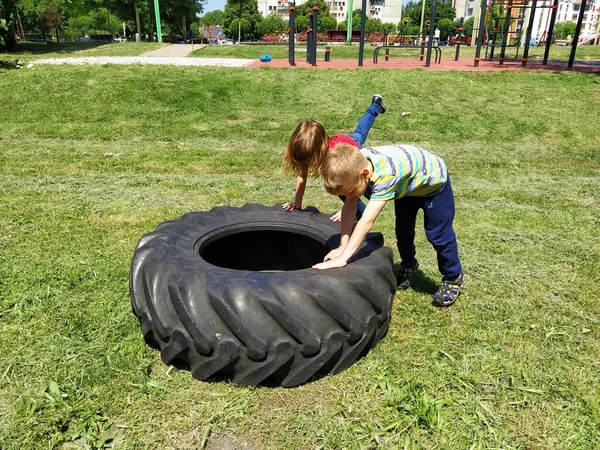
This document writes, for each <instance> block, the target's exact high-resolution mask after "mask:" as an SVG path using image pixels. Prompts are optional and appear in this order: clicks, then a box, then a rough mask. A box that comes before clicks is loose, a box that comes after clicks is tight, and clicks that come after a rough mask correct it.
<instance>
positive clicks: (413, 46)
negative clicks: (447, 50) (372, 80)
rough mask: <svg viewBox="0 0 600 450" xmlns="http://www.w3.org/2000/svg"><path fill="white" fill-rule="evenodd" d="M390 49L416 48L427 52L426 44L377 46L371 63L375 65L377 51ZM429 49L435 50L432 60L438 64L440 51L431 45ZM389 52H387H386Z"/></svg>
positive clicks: (440, 57) (440, 56)
mask: <svg viewBox="0 0 600 450" xmlns="http://www.w3.org/2000/svg"><path fill="white" fill-rule="evenodd" d="M382 48H385V49H392V48H396V49H398V48H418V49H422V50H425V51H426V50H427V44H425V45H379V46H377V48H376V49H375V52H374V53H373V63H375V64H377V58H378V55H379V51H380V50H381V49H382ZM431 48H432V49H433V50H435V58H434V63H437V64H439V63H440V61H441V60H442V49H441V48H439V47H438V46H437V45H432V46H431ZM386 51H389V50H386Z"/></svg>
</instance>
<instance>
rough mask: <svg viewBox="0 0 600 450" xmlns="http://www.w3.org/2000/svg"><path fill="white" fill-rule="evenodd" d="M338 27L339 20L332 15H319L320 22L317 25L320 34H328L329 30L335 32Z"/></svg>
mask: <svg viewBox="0 0 600 450" xmlns="http://www.w3.org/2000/svg"><path fill="white" fill-rule="evenodd" d="M319 13H320V11H319ZM337 25H338V23H337V20H335V17H333V16H332V15H325V16H321V14H319V22H318V23H317V31H318V32H319V33H326V32H327V30H335V29H337Z"/></svg>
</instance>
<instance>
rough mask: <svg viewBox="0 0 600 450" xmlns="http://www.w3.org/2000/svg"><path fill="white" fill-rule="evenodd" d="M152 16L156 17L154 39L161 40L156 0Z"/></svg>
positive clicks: (158, 10)
mask: <svg viewBox="0 0 600 450" xmlns="http://www.w3.org/2000/svg"><path fill="white" fill-rule="evenodd" d="M154 16H155V17H156V40H157V41H158V42H162V28H161V26H160V8H159V7H158V0H154Z"/></svg>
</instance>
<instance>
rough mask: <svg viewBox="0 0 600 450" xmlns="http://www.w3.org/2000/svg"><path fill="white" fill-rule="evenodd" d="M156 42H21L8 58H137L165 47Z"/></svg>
mask: <svg viewBox="0 0 600 450" xmlns="http://www.w3.org/2000/svg"><path fill="white" fill-rule="evenodd" d="M167 45H169V44H163V43H160V44H159V43H157V42H110V43H102V42H60V43H58V44H57V43H54V42H22V43H19V44H18V45H17V51H16V52H15V53H10V54H9V55H7V56H9V57H11V58H19V59H23V60H26V61H28V60H32V59H39V58H68V57H83V56H139V55H141V54H142V53H145V52H149V51H151V50H156V49H158V48H161V47H165V46H167Z"/></svg>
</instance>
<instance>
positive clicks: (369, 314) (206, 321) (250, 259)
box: [130, 204, 396, 387]
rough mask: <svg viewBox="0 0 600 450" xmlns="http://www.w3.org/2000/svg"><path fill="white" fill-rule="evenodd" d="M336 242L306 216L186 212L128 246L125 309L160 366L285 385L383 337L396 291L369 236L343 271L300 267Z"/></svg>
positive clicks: (315, 215) (334, 234)
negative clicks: (157, 349)
mask: <svg viewBox="0 0 600 450" xmlns="http://www.w3.org/2000/svg"><path fill="white" fill-rule="evenodd" d="M338 245H339V223H334V222H332V221H331V220H329V216H328V215H326V214H321V213H319V212H318V211H317V210H316V209H314V208H312V209H310V208H309V210H304V211H292V212H286V211H284V210H283V209H282V208H281V206H274V207H267V206H263V205H255V204H248V205H245V206H243V207H241V208H234V207H217V208H213V209H212V210H210V211H207V212H193V213H189V214H186V215H184V216H183V217H181V218H180V219H178V220H173V221H169V222H165V223H163V224H161V225H159V226H158V227H157V228H156V230H154V231H153V232H152V233H149V234H147V235H145V236H144V237H143V238H142V239H141V240H140V242H139V244H138V246H137V249H136V251H135V254H134V257H133V262H132V265H131V273H130V291H131V301H132V308H133V312H134V314H135V315H136V316H137V318H138V319H139V321H140V324H141V328H142V332H143V334H144V337H145V338H146V340H147V341H148V342H151V343H155V344H157V345H158V347H160V350H161V357H162V360H163V361H164V362H165V363H166V364H178V363H179V364H180V365H185V366H189V368H190V370H191V372H192V376H193V377H194V378H197V379H200V380H207V379H214V378H217V379H223V378H225V379H231V380H232V381H233V382H234V383H235V384H240V385H257V384H259V383H264V384H267V385H281V386H284V387H291V386H296V385H298V384H301V383H305V382H306V381H308V380H310V379H311V378H312V377H314V376H315V375H317V376H322V375H325V374H331V373H336V372H339V371H341V370H344V369H345V368H347V367H348V366H350V365H351V364H352V363H353V362H354V361H355V360H356V359H357V358H359V357H360V356H362V355H364V354H366V353H367V351H368V350H369V349H370V348H371V347H372V346H373V345H374V344H375V343H376V342H377V341H379V340H380V339H381V338H382V337H383V336H384V335H385V333H386V331H387V328H388V324H389V320H390V314H391V308H392V301H393V298H394V293H395V290H396V283H395V279H394V275H393V273H392V252H391V250H390V249H388V248H386V247H383V246H382V245H383V237H382V235H381V234H379V233H371V234H369V235H368V237H367V239H366V240H365V241H364V242H363V244H362V246H361V248H360V250H359V251H358V252H357V254H356V255H355V256H354V257H353V258H352V260H351V261H350V262H349V263H348V265H347V266H346V267H343V268H340V269H330V270H324V271H320V270H315V269H312V268H311V266H312V265H313V264H315V263H317V262H320V261H322V259H323V257H324V256H325V255H326V254H327V253H328V252H329V251H330V250H331V249H333V248H336V247H337V246H338ZM181 363H183V364H181Z"/></svg>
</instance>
